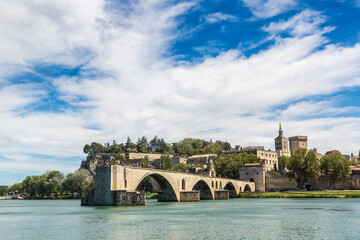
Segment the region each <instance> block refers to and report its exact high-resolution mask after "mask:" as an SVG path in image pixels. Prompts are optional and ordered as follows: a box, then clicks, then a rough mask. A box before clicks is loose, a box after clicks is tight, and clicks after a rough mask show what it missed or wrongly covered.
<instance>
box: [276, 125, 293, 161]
mask: <svg viewBox="0 0 360 240" xmlns="http://www.w3.org/2000/svg"><path fill="white" fill-rule="evenodd" d="M275 151H276V152H277V154H278V156H286V157H290V152H289V140H288V139H287V137H285V136H284V132H283V130H282V128H281V123H279V136H278V137H276V138H275Z"/></svg>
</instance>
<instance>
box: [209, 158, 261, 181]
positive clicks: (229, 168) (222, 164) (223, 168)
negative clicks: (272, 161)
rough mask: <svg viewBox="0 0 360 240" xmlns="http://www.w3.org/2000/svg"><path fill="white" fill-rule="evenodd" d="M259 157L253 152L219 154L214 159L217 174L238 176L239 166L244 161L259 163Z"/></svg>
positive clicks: (229, 176)
mask: <svg viewBox="0 0 360 240" xmlns="http://www.w3.org/2000/svg"><path fill="white" fill-rule="evenodd" d="M261 162H262V161H261V159H260V158H258V157H257V156H256V155H254V154H247V153H237V154H220V155H219V156H217V157H216V158H215V159H214V166H215V170H216V173H217V175H220V176H222V177H228V178H233V179H238V178H239V167H240V166H243V165H244V164H245V163H261Z"/></svg>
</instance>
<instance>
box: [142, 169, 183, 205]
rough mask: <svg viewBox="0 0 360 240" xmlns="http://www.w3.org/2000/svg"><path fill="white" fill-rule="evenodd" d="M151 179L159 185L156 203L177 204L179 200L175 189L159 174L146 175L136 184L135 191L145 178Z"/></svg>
mask: <svg viewBox="0 0 360 240" xmlns="http://www.w3.org/2000/svg"><path fill="white" fill-rule="evenodd" d="M148 176H150V177H152V178H153V179H155V181H156V182H158V184H159V185H160V190H161V191H160V192H159V193H158V201H159V202H177V201H179V200H180V199H179V198H178V196H177V194H176V192H178V191H177V188H175V187H174V185H173V184H172V183H171V181H170V180H169V179H167V178H166V177H165V176H163V175H162V174H159V173H146V174H145V175H144V176H143V177H142V178H140V181H139V182H138V184H137V187H136V189H137V188H138V187H139V186H140V185H141V183H142V181H143V180H144V179H145V178H146V177H148Z"/></svg>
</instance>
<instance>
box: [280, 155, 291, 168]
mask: <svg viewBox="0 0 360 240" xmlns="http://www.w3.org/2000/svg"><path fill="white" fill-rule="evenodd" d="M278 159H279V160H278V165H279V170H281V171H283V170H284V169H285V168H286V167H287V165H288V164H289V162H290V158H289V157H286V156H280V157H279V158H278Z"/></svg>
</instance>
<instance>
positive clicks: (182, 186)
mask: <svg viewBox="0 0 360 240" xmlns="http://www.w3.org/2000/svg"><path fill="white" fill-rule="evenodd" d="M181 188H182V190H185V179H183V180H182V184H181Z"/></svg>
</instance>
